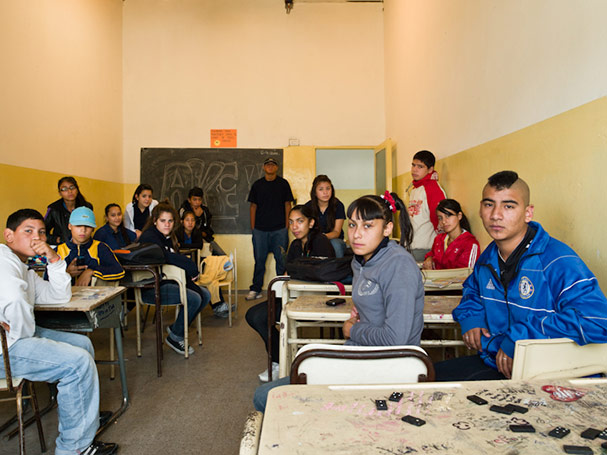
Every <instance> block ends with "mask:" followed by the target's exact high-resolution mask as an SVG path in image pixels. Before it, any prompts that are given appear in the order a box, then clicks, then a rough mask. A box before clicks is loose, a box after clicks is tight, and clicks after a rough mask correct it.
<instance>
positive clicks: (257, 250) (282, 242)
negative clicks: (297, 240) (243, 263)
mask: <svg viewBox="0 0 607 455" xmlns="http://www.w3.org/2000/svg"><path fill="white" fill-rule="evenodd" d="M288 246H289V233H288V232H287V228H284V229H278V230H277V231H260V230H259V229H253V255H254V256H255V270H254V271H253V284H252V285H251V287H250V288H249V289H250V290H251V291H255V292H261V288H262V287H263V276H264V274H265V273H266V259H268V254H269V253H270V252H271V253H272V254H273V255H274V260H275V261H276V275H282V274H284V273H285V264H284V261H283V257H282V255H283V251H285V252H286V251H287V248H288ZM281 248H282V250H281Z"/></svg>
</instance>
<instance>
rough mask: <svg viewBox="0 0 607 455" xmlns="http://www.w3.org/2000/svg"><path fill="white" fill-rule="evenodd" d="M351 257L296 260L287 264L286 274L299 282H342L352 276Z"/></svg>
mask: <svg viewBox="0 0 607 455" xmlns="http://www.w3.org/2000/svg"><path fill="white" fill-rule="evenodd" d="M351 264H352V256H345V257H343V258H318V257H308V258H305V257H303V258H297V259H294V260H292V261H289V262H287V273H288V274H289V276H290V277H291V278H293V279H294V280H301V281H319V282H323V283H324V282H327V281H343V280H345V279H346V278H347V277H349V276H351V275H352V265H351Z"/></svg>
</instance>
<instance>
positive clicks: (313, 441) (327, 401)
mask: <svg viewBox="0 0 607 455" xmlns="http://www.w3.org/2000/svg"><path fill="white" fill-rule="evenodd" d="M392 392H400V393H402V394H403V396H402V398H401V399H400V400H399V401H389V397H390V395H391V394H392ZM469 395H476V396H478V397H481V398H483V399H484V400H486V401H487V404H484V405H477V404H474V403H473V402H471V401H470V400H468V399H467V396H469ZM382 399H383V400H386V402H387V404H388V409H387V410H384V411H380V410H377V409H376V403H375V400H382ZM508 404H513V405H518V406H519V407H522V408H524V409H519V411H523V412H513V413H512V414H510V415H507V414H502V413H498V412H494V411H491V410H490V407H491V406H493V405H497V406H501V407H504V406H506V405H508ZM406 415H411V416H414V417H417V418H419V419H422V420H424V421H425V424H422V425H421V426H416V425H413V424H409V423H406V422H404V421H402V420H401V418H402V417H403V416H406ZM524 424H530V425H532V426H533V428H534V430H535V432H534V433H519V432H513V431H512V430H511V429H510V425H524ZM557 426H560V427H565V428H567V429H569V430H570V433H569V434H567V435H566V436H565V437H563V438H562V439H559V438H556V437H553V436H550V435H549V434H548V433H549V432H550V431H551V430H552V429H554V428H555V427H557ZM605 426H607V380H606V379H594V380H593V379H579V380H570V381H567V380H558V381H543V382H538V383H529V382H522V381H477V382H464V383H427V384H422V383H420V384H406V385H389V386H384V385H381V386H368V385H367V386H326V385H325V386H319V385H288V386H283V387H277V388H275V389H274V390H272V391H271V393H270V395H269V399H268V405H267V408H266V413H265V415H264V420H263V425H262V431H261V439H260V442H259V453H260V454H318V453H330V454H399V455H400V454H444V455H451V454H465V455H470V454H486V453H490V454H510V455H513V454H552V453H554V454H562V453H565V452H564V451H563V445H565V444H567V445H576V446H587V447H590V448H591V449H592V450H593V453H596V454H600V453H602V452H601V450H602V449H601V443H604V442H605V441H604V440H603V439H601V437H602V436H605V437H606V438H607V435H605V433H607V432H605V433H603V434H601V436H599V437H598V438H595V439H593V440H589V439H584V438H582V437H581V433H582V432H583V431H584V430H586V429H587V428H589V427H593V428H596V429H598V430H603V429H604V428H605Z"/></svg>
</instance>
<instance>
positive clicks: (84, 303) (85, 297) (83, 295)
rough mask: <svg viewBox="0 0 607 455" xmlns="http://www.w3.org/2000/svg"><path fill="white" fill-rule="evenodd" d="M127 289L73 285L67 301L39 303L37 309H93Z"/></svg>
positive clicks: (121, 287)
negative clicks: (69, 298) (70, 297)
mask: <svg viewBox="0 0 607 455" xmlns="http://www.w3.org/2000/svg"><path fill="white" fill-rule="evenodd" d="M124 291H126V288H125V287H123V286H72V299H71V300H70V301H69V302H67V303H37V304H36V305H35V307H34V308H35V310H36V311H91V310H93V309H95V308H97V307H98V306H100V305H102V304H103V303H105V302H107V301H108V300H111V299H113V298H114V297H116V296H117V295H120V294H122V293H123V292H124Z"/></svg>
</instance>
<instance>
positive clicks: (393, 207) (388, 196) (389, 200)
mask: <svg viewBox="0 0 607 455" xmlns="http://www.w3.org/2000/svg"><path fill="white" fill-rule="evenodd" d="M380 197H381V198H382V199H383V200H384V202H385V203H386V204H388V207H390V211H391V212H392V213H396V202H395V201H394V198H393V197H392V195H391V194H390V192H389V191H387V190H386V192H385V193H384V194H382V195H381V196H380Z"/></svg>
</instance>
